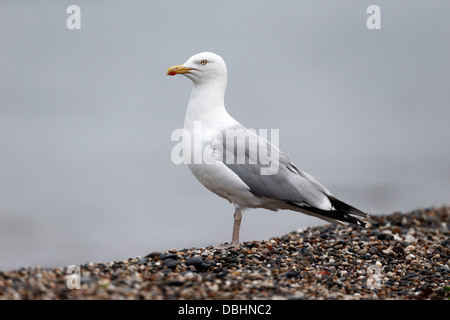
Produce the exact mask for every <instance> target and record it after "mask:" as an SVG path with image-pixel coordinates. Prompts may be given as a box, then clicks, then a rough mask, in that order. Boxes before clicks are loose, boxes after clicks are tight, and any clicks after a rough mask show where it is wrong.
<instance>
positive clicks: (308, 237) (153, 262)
mask: <svg viewBox="0 0 450 320" xmlns="http://www.w3.org/2000/svg"><path fill="white" fill-rule="evenodd" d="M449 220H450V207H449V206H444V207H439V208H428V209H417V210H414V211H412V212H408V213H400V212H395V213H392V214H388V215H376V216H371V217H370V223H371V226H370V227H369V228H367V229H363V228H358V227H343V226H335V225H324V226H317V227H311V228H306V229H303V230H297V231H294V232H291V233H289V234H286V235H284V236H281V237H274V238H271V239H269V240H264V241H251V242H244V243H241V245H240V246H239V247H228V248H227V247H224V248H218V247H213V246H209V247H205V248H189V249H170V250H167V251H163V252H149V253H148V254H147V255H145V256H140V257H134V258H130V259H128V260H125V261H110V262H96V263H87V264H81V265H78V266H64V267H58V268H41V267H39V266H37V267H29V268H20V269H18V270H9V271H0V299H14V300H19V299H83V300H84V299H151V300H178V299H196V300H206V299H208V300H212V299H216V300H223V299H239V300H254V299H256V300H259V299H277V300H280V299H281V300H285V299H304V300H310V299H314V300H316V299H333V300H336V299H338V300H340V299H342V300H355V299H356V300H360V299H377V300H384V299H389V300H392V299H393V300H415V299H419V300H424V299H425V300H428V299H431V300H445V299H450V262H449V258H450V236H449Z"/></svg>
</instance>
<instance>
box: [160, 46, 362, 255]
mask: <svg viewBox="0 0 450 320" xmlns="http://www.w3.org/2000/svg"><path fill="white" fill-rule="evenodd" d="M177 74H181V75H183V76H186V77H187V78H189V79H190V80H192V82H193V84H194V87H193V89H192V92H191V96H190V100H189V103H188V106H187V111H186V116H185V121H184V128H183V132H184V135H183V142H182V143H183V157H184V162H185V163H186V164H187V165H188V167H189V169H190V170H191V172H192V173H193V174H194V176H195V177H196V178H197V179H198V180H199V181H200V183H202V184H203V185H204V186H205V187H206V188H207V189H209V190H210V191H212V192H213V193H215V194H217V195H218V196H220V197H222V198H225V199H227V200H228V201H230V202H231V203H232V204H233V205H234V207H235V212H234V225H233V233H232V240H231V246H238V245H239V230H240V225H241V220H242V213H243V212H244V210H246V209H247V208H264V209H268V210H272V211H277V210H278V209H284V210H293V211H297V212H301V213H304V214H307V215H310V216H315V217H318V218H320V219H323V220H326V221H328V222H331V223H333V224H340V225H345V226H348V225H356V226H360V227H367V225H366V223H365V222H363V221H361V220H360V219H358V218H356V217H354V216H359V217H362V218H368V214H367V213H365V212H363V211H361V210H359V209H357V208H355V207H353V206H351V205H348V204H347V203H345V202H342V201H341V200H339V199H337V198H336V197H334V196H333V195H332V194H331V193H330V191H328V190H327V189H326V188H325V187H324V186H323V185H322V184H320V183H319V181H317V180H316V179H315V178H314V177H313V176H311V175H310V174H308V173H306V172H304V171H302V170H300V169H299V168H298V167H297V166H296V165H295V164H294V163H293V162H292V161H291V160H290V159H289V158H288V157H287V156H286V155H284V153H282V152H281V151H280V150H279V149H278V147H277V146H276V145H275V144H272V143H270V142H269V141H268V139H267V138H266V137H263V136H261V135H258V133H256V132H255V130H250V129H247V128H245V127H244V126H243V125H242V124H240V123H239V122H238V121H237V120H235V119H234V118H233V117H232V116H230V115H229V114H228V112H227V110H226V108H225V103H224V98H225V91H226V87H227V67H226V64H225V61H224V60H223V59H222V57H220V56H219V55H217V54H214V53H211V52H202V53H198V54H196V55H193V56H192V57H190V58H189V59H188V60H187V61H186V62H185V63H184V64H181V65H176V66H173V67H170V68H169V69H168V70H167V75H170V76H174V75H177ZM230 135H231V138H229V136H230ZM196 147H197V150H195V149H196ZM239 151H241V152H239ZM265 152H266V153H265ZM199 154H200V156H202V157H201V158H200V159H199V158H198V157H197V158H196V156H198V155H199ZM268 154H270V157H268V156H267V155H268ZM262 155H266V156H265V157H264V156H262ZM268 159H269V160H271V161H270V163H269V161H267V160H268ZM264 170H265V171H264ZM362 220H365V219H362Z"/></svg>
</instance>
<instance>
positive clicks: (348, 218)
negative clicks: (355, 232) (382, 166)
mask: <svg viewBox="0 0 450 320" xmlns="http://www.w3.org/2000/svg"><path fill="white" fill-rule="evenodd" d="M286 203H287V204H289V205H291V206H294V207H296V208H298V209H300V211H301V212H304V213H307V212H310V213H311V214H313V215H314V216H316V217H318V218H321V219H324V220H327V221H330V222H333V223H340V222H341V223H344V224H345V223H349V224H352V225H355V226H358V227H362V228H368V227H369V225H368V224H367V223H365V222H364V221H361V220H360V219H358V218H355V217H353V216H352V215H351V214H356V213H353V212H350V211H347V210H346V211H343V210H340V209H338V208H336V210H322V209H319V208H315V207H310V206H302V205H298V204H296V203H295V202H291V201H286ZM355 209H356V208H355ZM356 210H358V209H356ZM358 211H359V212H361V213H363V214H364V218H367V217H368V215H367V213H364V212H362V211H360V210H358ZM356 215H360V214H356Z"/></svg>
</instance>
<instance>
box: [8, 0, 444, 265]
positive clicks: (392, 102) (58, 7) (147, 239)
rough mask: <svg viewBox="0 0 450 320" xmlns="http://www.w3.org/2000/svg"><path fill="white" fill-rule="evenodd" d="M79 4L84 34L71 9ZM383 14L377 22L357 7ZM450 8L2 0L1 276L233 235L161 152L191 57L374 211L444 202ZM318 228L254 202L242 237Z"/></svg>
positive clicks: (304, 161)
mask: <svg viewBox="0 0 450 320" xmlns="http://www.w3.org/2000/svg"><path fill="white" fill-rule="evenodd" d="M71 4H77V5H79V6H80V8H81V30H75V31H71V30H68V29H67V28H66V19H67V17H68V14H66V8H67V7H68V6H69V5H71ZM371 4H377V5H379V6H380V8H381V27H382V29H381V30H375V31H370V30H368V29H367V28H366V19H367V17H368V16H369V15H368V14H366V9H367V7H368V6H369V5H371ZM449 12H450V2H448V1H432V2H430V1H395V2H392V1H376V2H374V1H370V2H369V1H345V2H341V1H340V2H339V3H338V2H336V1H331V0H330V1H281V2H275V1H241V2H237V1H227V2H225V1H170V2H169V1H131V2H128V1H2V2H0V269H9V268H17V267H21V266H33V265H41V266H50V267H54V266H64V265H71V264H83V263H86V262H88V261H93V262H97V261H110V260H121V259H127V258H129V257H135V256H137V255H141V256H144V255H146V254H148V253H150V252H152V251H157V250H158V251H162V250H166V249H170V248H179V249H181V248H185V247H193V246H207V245H210V244H220V243H223V242H225V241H230V239H231V230H232V223H233V219H232V213H233V207H232V205H231V204H229V203H228V202H227V201H225V200H223V199H220V198H218V197H217V196H215V195H214V194H212V193H210V192H209V191H208V190H206V189H205V188H204V187H203V186H202V185H200V183H198V182H197V181H196V179H195V178H194V177H193V176H192V174H191V173H190V172H189V170H188V168H187V167H186V166H183V165H181V166H176V165H174V164H173V163H172V162H171V159H170V152H171V149H172V147H173V146H174V145H175V144H176V143H175V142H172V141H170V135H171V133H172V131H173V130H175V129H177V128H180V127H182V125H183V121H184V113H185V109H186V106H187V102H188V99H189V94H190V90H191V87H192V84H191V82H190V81H189V80H188V79H186V78H184V77H182V76H177V77H167V76H166V75H165V71H166V70H167V68H168V67H169V66H172V65H175V64H181V63H183V62H185V61H186V60H187V59H188V58H189V57H190V56H191V55H193V54H195V53H198V52H201V51H212V52H215V53H218V54H220V55H221V56H222V57H223V58H224V59H225V61H226V63H227V65H228V80H229V85H228V91H227V96H226V105H227V108H228V111H229V113H230V114H231V115H233V116H234V117H235V118H236V119H238V120H239V121H240V122H241V123H242V124H244V125H245V126H247V127H248V128H255V129H260V128H263V129H280V148H281V149H282V150H283V151H284V152H285V153H286V154H287V155H288V156H289V157H290V158H291V159H292V160H293V161H294V162H295V163H296V164H297V165H298V166H299V167H300V168H301V169H303V170H305V171H307V172H309V173H310V174H312V175H314V176H315V177H316V178H317V179H318V180H319V181H321V182H322V183H323V184H324V185H325V186H326V187H327V188H328V189H330V190H331V192H333V194H334V195H335V196H337V197H338V198H341V199H342V200H344V201H347V202H349V203H351V204H353V205H355V206H357V207H359V208H361V209H363V210H365V211H368V212H370V213H373V214H379V213H390V212H393V211H406V210H411V209H415V208H417V207H428V206H440V205H442V204H445V203H448V201H449V194H450V183H449V181H450V167H449V163H450V161H449V160H450V147H449V146H450V144H449V137H450V129H449V119H450V108H449V102H448V101H449V99H450V90H449V88H450V60H449V57H450V41H449V40H450V38H449V30H450V20H449V19H448V13H449ZM322 223H323V222H322V221H320V220H318V219H315V218H311V217H307V216H304V215H301V214H298V213H294V212H289V211H280V212H277V213H274V212H269V211H266V210H250V211H248V212H246V213H245V214H244V217H243V223H242V228H241V240H242V241H249V240H262V239H268V238H270V237H271V236H277V235H282V234H284V233H287V232H290V231H292V230H295V229H298V228H303V227H306V226H312V225H318V224H322Z"/></svg>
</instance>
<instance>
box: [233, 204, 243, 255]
mask: <svg viewBox="0 0 450 320" xmlns="http://www.w3.org/2000/svg"><path fill="white" fill-rule="evenodd" d="M241 220H242V211H241V209H239V208H236V211H235V212H234V225H233V238H232V239H231V245H232V246H237V245H239V229H240V228H241Z"/></svg>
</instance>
